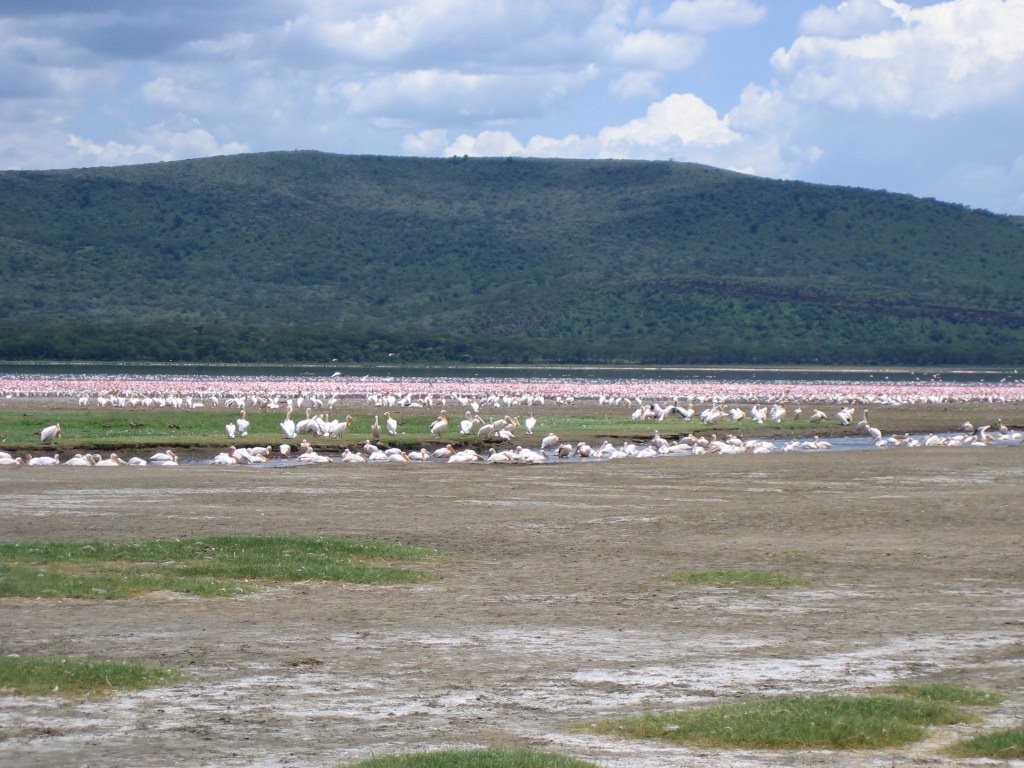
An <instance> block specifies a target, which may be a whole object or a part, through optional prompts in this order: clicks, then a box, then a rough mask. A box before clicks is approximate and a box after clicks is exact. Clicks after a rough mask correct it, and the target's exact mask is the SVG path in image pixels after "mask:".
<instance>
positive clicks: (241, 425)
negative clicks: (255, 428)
mask: <svg viewBox="0 0 1024 768" xmlns="http://www.w3.org/2000/svg"><path fill="white" fill-rule="evenodd" d="M235 426H236V427H238V435H239V437H245V436H246V435H248V434H249V420H248V419H246V418H245V409H244V408H243V409H242V410H241V411H240V412H239V414H238V418H237V419H235Z"/></svg>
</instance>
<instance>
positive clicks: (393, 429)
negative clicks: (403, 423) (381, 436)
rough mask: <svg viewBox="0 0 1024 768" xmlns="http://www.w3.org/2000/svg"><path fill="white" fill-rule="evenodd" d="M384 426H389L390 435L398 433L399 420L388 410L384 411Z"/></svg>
mask: <svg viewBox="0 0 1024 768" xmlns="http://www.w3.org/2000/svg"><path fill="white" fill-rule="evenodd" d="M384 426H386V427H387V430H388V434H389V435H397V434H398V422H397V421H396V420H395V419H394V418H392V416H391V414H390V413H388V412H387V411H384Z"/></svg>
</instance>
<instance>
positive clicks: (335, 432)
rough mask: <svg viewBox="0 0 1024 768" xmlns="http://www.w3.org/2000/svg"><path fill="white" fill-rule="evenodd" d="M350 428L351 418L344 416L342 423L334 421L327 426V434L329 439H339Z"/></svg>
mask: <svg viewBox="0 0 1024 768" xmlns="http://www.w3.org/2000/svg"><path fill="white" fill-rule="evenodd" d="M351 426H352V417H351V416H346V417H345V420H344V421H338V420H337V419H335V420H334V421H332V422H330V423H329V424H328V425H327V434H328V435H329V436H330V437H341V436H342V435H344V434H345V430H346V429H348V428H349V427H351Z"/></svg>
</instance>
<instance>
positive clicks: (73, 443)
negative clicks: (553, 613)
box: [0, 405, 811, 450]
mask: <svg viewBox="0 0 1024 768" xmlns="http://www.w3.org/2000/svg"><path fill="white" fill-rule="evenodd" d="M513 410H514V412H513V414H512V415H516V416H519V417H520V418H522V417H523V416H525V413H523V412H522V409H521V408H520V409H518V410H515V409H513ZM382 413H383V409H373V408H367V407H366V406H365V405H363V406H362V407H354V408H353V409H351V410H349V409H345V408H344V407H342V408H341V409H335V410H333V411H332V412H331V415H330V417H329V418H332V419H333V418H336V419H338V420H344V418H345V416H346V415H347V414H351V415H352V417H353V421H352V426H351V427H349V428H348V429H347V430H346V431H345V433H344V435H343V437H341V438H317V437H315V436H313V435H310V434H306V435H304V436H305V437H307V438H309V439H310V440H311V441H312V442H314V443H320V444H338V445H341V444H357V443H362V442H364V441H365V440H367V439H371V438H372V432H371V425H372V424H373V417H374V415H375V414H377V415H378V416H379V415H381V414H382ZM304 415H305V409H303V411H302V413H299V412H297V411H296V412H295V413H293V414H292V418H293V420H295V421H298V420H300V419H302V418H304ZM392 415H393V416H395V418H396V419H397V420H398V423H399V429H398V434H397V435H387V434H386V433H385V434H384V435H383V438H382V441H383V442H385V443H390V444H394V445H398V446H402V447H405V446H411V445H419V444H421V443H422V442H424V441H431V440H434V441H436V439H443V440H444V441H446V442H451V443H452V444H453V445H456V444H466V443H472V442H475V441H478V439H479V438H478V437H477V435H476V430H477V429H478V428H479V424H477V425H476V426H475V427H474V429H473V433H472V434H470V435H460V434H459V422H460V421H461V420H462V419H463V418H465V416H464V414H463V412H461V411H459V410H457V409H448V420H449V428H448V430H447V431H446V432H444V433H442V434H441V435H440V436H439V438H433V437H432V436H431V434H430V424H431V423H432V422H433V421H434V419H435V418H437V414H436V413H434V412H431V411H428V410H423V409H420V410H417V409H405V410H401V411H392ZM498 415H499V413H498V412H497V411H495V412H494V413H493V414H489V415H488V417H487V419H488V420H490V419H491V417H492V416H493V418H497V417H498ZM237 418H238V409H223V408H198V409H194V410H189V409H170V408H141V409H121V408H98V407H86V408H81V409H76V408H74V407H72V408H68V409H53V410H45V409H44V410H34V411H28V412H22V411H16V410H14V409H10V408H0V433H3V434H4V436H5V437H6V442H7V444H8V445H12V446H26V447H28V448H30V449H32V450H37V449H39V448H41V445H40V442H39V431H40V429H42V428H43V427H45V426H47V425H49V424H54V423H57V422H60V425H61V437H60V438H59V439H58V440H57V441H56V444H55V449H61V448H63V449H65V450H67V449H71V448H89V447H91V446H96V445H100V446H104V447H110V446H117V447H120V448H123V449H126V450H127V449H133V448H138V449H143V448H152V447H156V446H161V447H162V446H168V447H174V446H181V445H187V446H211V447H216V446H222V445H225V446H226V445H230V444H232V443H235V442H236V441H237V442H238V443H239V444H244V445H267V444H269V445H277V444H278V443H280V442H282V441H284V440H285V437H284V433H283V432H282V431H281V426H280V424H281V422H282V421H283V420H284V418H285V413H284V411H283V410H280V409H276V410H273V411H266V412H259V411H252V410H250V411H246V418H247V419H248V420H249V422H250V427H249V434H248V436H247V437H244V438H243V437H237V438H229V437H228V435H227V433H226V431H225V429H224V425H225V424H228V423H233V422H234V421H235V419H237ZM810 425H811V422H808V421H800V422H797V421H785V422H783V423H782V424H781V425H774V424H773V425H772V426H773V427H774V428H776V429H780V428H781V429H799V428H806V427H808V426H810ZM742 426H746V427H748V428H749V426H750V425H749V424H745V425H740V424H739V423H737V422H732V421H718V422H716V423H715V424H713V425H711V424H703V423H702V422H700V421H699V420H697V419H694V420H693V421H682V420H681V419H678V418H673V419H670V420H666V421H664V422H651V421H633V420H631V419H630V418H629V414H628V413H624V412H621V411H620V412H618V413H615V414H614V415H609V414H566V413H550V414H545V415H544V416H543V417H541V420H540V423H539V425H538V426H537V429H536V431H535V434H534V438H535V439H536V440H538V441H539V440H540V437H541V436H542V435H546V434H547V433H548V432H554V433H556V434H558V435H563V436H574V435H577V436H578V435H609V436H616V437H622V438H629V439H633V440H636V441H638V442H639V441H644V440H647V439H648V438H650V436H651V434H652V433H653V431H654V430H655V429H658V430H659V431H660V432H662V433H664V434H665V435H672V434H686V433H689V432H693V433H695V434H699V433H701V432H705V431H709V430H718V431H722V430H725V431H728V430H730V429H740V428H741V427H742ZM514 431H515V432H516V434H518V435H519V436H520V439H527V437H528V436H527V435H526V430H525V428H522V427H520V428H519V429H518V430H514ZM300 437H301V436H300ZM292 442H297V441H292Z"/></svg>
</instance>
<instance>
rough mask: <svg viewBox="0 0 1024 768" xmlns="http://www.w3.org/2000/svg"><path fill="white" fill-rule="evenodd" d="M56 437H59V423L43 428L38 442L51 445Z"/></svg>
mask: <svg viewBox="0 0 1024 768" xmlns="http://www.w3.org/2000/svg"><path fill="white" fill-rule="evenodd" d="M58 437H60V422H57V423H56V424H51V425H50V426H48V427H43V428H42V430H41V431H40V432H39V440H40V442H43V443H52V442H53V441H54V440H56V439H57V438H58Z"/></svg>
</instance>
